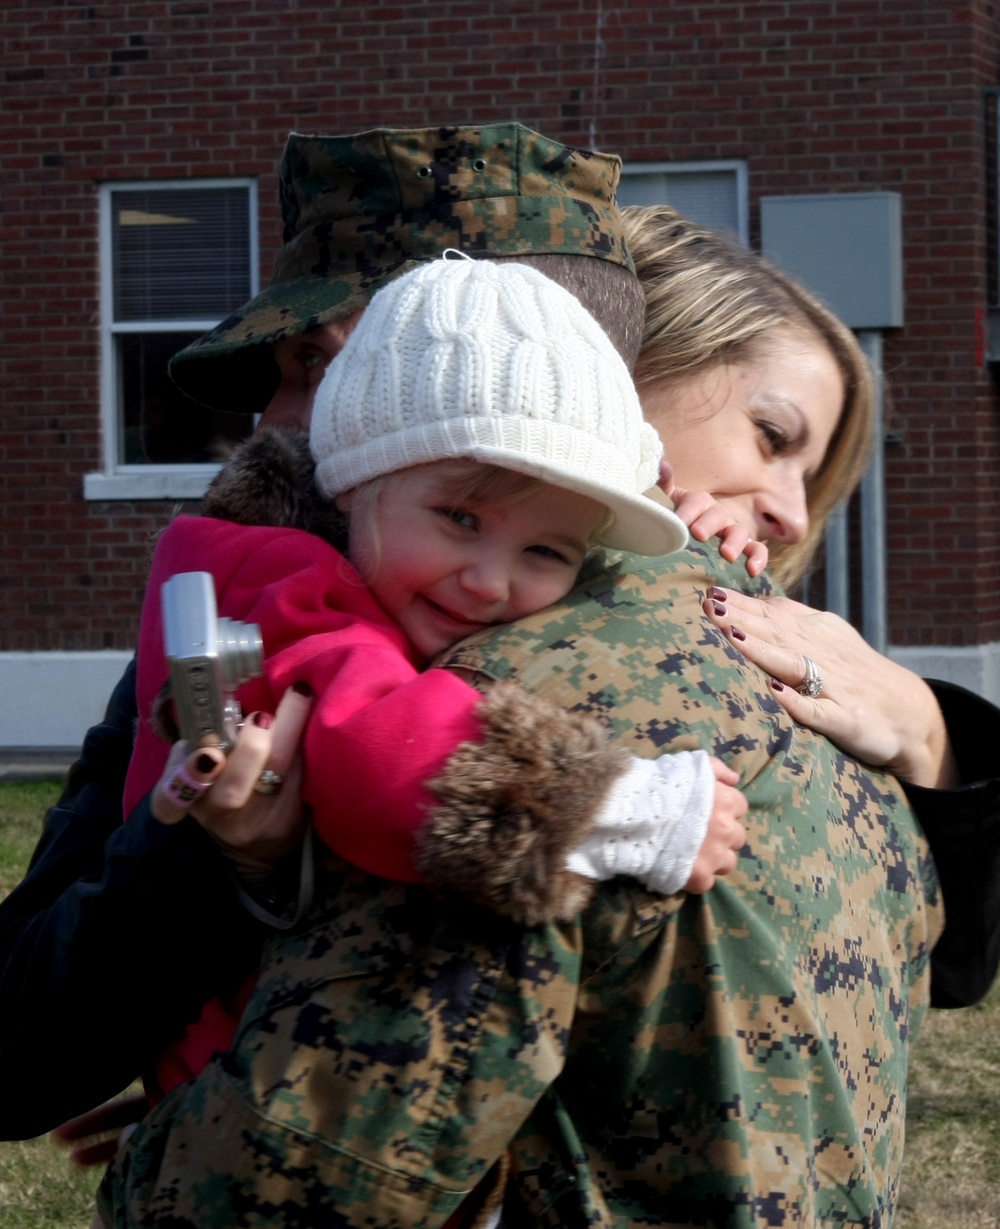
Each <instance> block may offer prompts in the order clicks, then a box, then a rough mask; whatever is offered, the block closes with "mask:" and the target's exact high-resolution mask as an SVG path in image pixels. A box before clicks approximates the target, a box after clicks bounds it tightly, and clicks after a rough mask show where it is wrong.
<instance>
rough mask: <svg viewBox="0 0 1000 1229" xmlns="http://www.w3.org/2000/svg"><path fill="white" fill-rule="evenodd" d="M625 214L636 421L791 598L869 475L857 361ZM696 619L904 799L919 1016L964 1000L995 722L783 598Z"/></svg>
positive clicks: (992, 894)
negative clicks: (920, 875) (910, 825)
mask: <svg viewBox="0 0 1000 1229" xmlns="http://www.w3.org/2000/svg"><path fill="white" fill-rule="evenodd" d="M624 214H625V233H626V237H627V241H628V244H629V247H630V249H631V252H632V256H633V259H634V260H635V264H636V271H637V273H638V275H639V278H640V280H641V282H642V285H643V289H644V291H645V294H646V303H647V311H646V319H645V327H644V335H643V341H642V348H641V351H640V354H639V359H638V363H637V365H636V372H635V376H636V382H637V384H638V387H639V392H640V397H641V399H642V403H643V409H644V412H645V414H646V417H647V418H648V419H649V420H650V421H651V422H652V423H653V425H654V426H656V427H657V429H658V430H659V432H660V435H661V437H662V438H663V440H664V443H665V447H666V450H667V457H668V459H669V461H670V463H671V465H672V467H673V472H674V476H675V478H676V480H677V482H678V483H679V484H680V486H681V487H684V488H688V489H689V490H692V491H695V490H697V491H705V492H708V493H710V494H711V495H713V496H714V497H715V498H716V499H718V500H719V501H720V502H721V503H722V504H723V505H727V506H728V507H729V509H730V510H732V511H734V512H735V513H736V515H737V518H738V519H739V520H741V521H743V522H744V523H745V524H746V525H748V526H750V529H751V532H752V533H754V534H755V535H756V536H757V537H758V538H761V539H763V540H765V541H768V542H769V545H770V553H771V562H770V571H771V575H772V577H773V578H774V579H776V580H777V581H778V582H779V583H780V584H781V585H782V586H784V587H786V588H788V587H792V586H794V585H795V584H796V583H797V582H798V581H799V580H800V579H801V578H802V576H803V574H804V572H805V570H806V569H807V567H808V565H809V563H810V561H811V560H812V558H813V556H814V554H815V552H816V549H817V547H818V546H819V545H820V543H821V541H822V535H823V531H824V528H825V525H826V521H827V519H828V518H829V515H830V513H831V512H832V511H833V510H834V508H836V507H837V505H838V504H839V503H840V502H841V501H842V500H844V499H845V498H847V497H848V496H850V495H851V493H852V492H853V491H854V490H855V489H856V487H857V485H858V483H859V482H860V480H861V477H862V474H863V473H864V470H865V467H866V465H867V462H868V457H869V454H870V451H871V440H872V434H873V412H872V407H873V386H872V377H871V373H870V371H869V368H868V365H867V361H866V359H865V357H864V355H863V353H862V351H861V348H860V346H859V345H858V342H857V340H856V338H855V337H854V335H853V333H852V332H851V331H850V330H849V329H848V328H847V327H846V326H845V325H844V324H842V323H841V321H840V320H838V319H837V317H836V316H834V315H833V313H832V312H831V311H829V309H827V308H826V307H825V306H824V305H823V304H822V303H820V302H819V301H818V300H817V299H816V298H815V297H814V296H813V295H811V294H810V293H809V292H808V291H807V290H805V289H804V287H802V286H801V285H799V284H798V283H797V282H796V281H794V280H793V279H792V278H790V277H788V276H787V275H786V274H784V273H783V272H781V270H779V269H777V268H775V267H774V266H773V265H771V264H769V263H768V262H767V261H766V260H764V259H763V258H762V257H760V256H759V255H757V254H756V253H754V252H752V251H750V250H749V249H747V248H745V247H744V246H743V245H741V244H739V243H738V242H737V241H736V240H735V239H732V238H729V237H728V236H726V235H723V234H721V233H720V232H717V231H713V230H710V229H708V228H706V227H703V226H700V225H699V224H697V223H695V222H692V221H690V220H689V219H687V218H684V217H683V216H681V215H680V214H679V213H677V212H676V210H674V209H672V208H670V206H667V205H656V206H640V207H632V208H628V209H626V210H624ZM692 498H694V497H692ZM705 528H706V529H709V528H710V525H706V527H705ZM697 536H699V537H701V538H703V539H704V538H706V537H707V533H705V532H702V531H700V530H699V531H697ZM704 610H705V613H706V615H707V616H708V618H709V619H711V620H712V621H713V622H714V623H715V624H716V625H717V626H718V627H719V628H720V629H721V630H722V631H723V632H724V633H725V634H726V636H727V637H728V639H729V641H730V643H731V644H732V646H733V647H734V648H736V649H738V650H739V651H740V652H741V653H743V654H744V655H745V656H746V657H747V658H749V659H750V660H751V661H752V662H754V663H755V664H756V665H757V666H759V667H760V668H761V669H762V670H764V671H765V672H767V674H769V675H770V676H771V684H770V685H771V690H772V694H773V695H774V697H775V699H776V700H778V701H779V703H781V704H782V705H783V706H784V707H785V708H786V709H787V710H788V712H789V713H790V714H791V716H792V717H793V718H795V720H796V721H799V722H801V723H802V724H803V725H807V726H810V727H811V728H812V729H814V730H816V731H818V732H819V733H821V734H824V735H826V736H827V737H828V738H830V739H831V740H832V741H834V742H835V743H837V744H838V745H840V746H841V747H843V748H844V750H846V751H848V752H849V753H850V754H852V755H854V756H857V757H858V758H859V759H862V760H865V761H867V762H868V763H871V764H876V765H879V766H884V767H887V768H888V769H889V770H890V771H892V772H893V773H894V774H895V775H896V776H897V777H898V778H899V779H900V781H902V782H903V783H904V785H905V786H906V790H907V794H908V796H909V799H910V802H911V804H912V805H913V807H914V809H915V811H916V812H917V814H918V816H919V818H920V821H921V824H922V826H923V827H924V829H925V832H926V834H927V836H928V838H929V840H930V842H931V847H932V851H933V854H934V858H935V862H936V865H937V870H938V873H939V875H940V877H941V881H942V886H943V892H944V898H945V905H946V914H947V924H946V929H945V932H944V935H943V937H942V939H941V940H940V941H939V943H938V944H937V946H936V948H935V950H934V956H933V969H934V978H933V1001H934V1003H935V1004H936V1005H939V1006H957V1005H965V1004H967V1003H970V1002H975V1001H976V1000H977V999H978V998H981V997H982V996H983V995H984V994H985V993H986V991H987V990H988V989H989V987H990V984H991V982H992V980H993V976H994V974H995V972H996V969H997V965H998V962H1000V891H998V890H997V888H996V886H995V885H996V884H998V883H1000V841H998V840H997V839H996V837H995V836H994V833H1000V823H998V819H1000V816H998V813H997V797H998V796H1000V788H998V781H997V777H996V768H995V761H994V760H993V759H992V752H991V751H988V750H987V748H991V747H994V746H995V745H996V740H997V738H998V737H1000V711H998V710H997V708H996V707H994V706H993V705H992V704H989V703H988V702H986V701H985V700H983V699H982V698H981V697H979V696H977V695H975V694H974V693H972V692H969V691H966V690H965V689H964V688H961V687H957V686H955V685H954V684H950V683H945V682H941V681H936V680H931V681H929V682H928V681H925V680H924V679H921V678H920V677H919V676H918V675H916V674H914V673H913V672H912V671H910V670H907V669H906V668H905V667H903V666H900V665H898V664H897V663H896V662H893V661H891V660H890V659H889V658H888V657H885V656H883V655H882V654H880V653H878V652H876V650H874V649H873V648H872V647H871V646H870V645H868V644H867V643H866V642H865V641H864V640H863V639H862V637H861V636H860V635H859V633H858V632H857V631H855V629H854V628H853V627H851V625H850V624H849V623H847V622H846V621H845V620H844V619H842V618H840V617H839V616H838V615H835V614H831V613H830V612H828V611H817V610H812V609H811V608H810V607H808V606H805V605H803V604H801V603H800V602H797V601H793V600H792V599H791V598H788V597H784V596H775V597H770V598H763V599H762V598H758V597H750V596H747V595H745V594H742V593H739V592H738V591H734V590H722V589H713V590H711V591H710V592H709V593H708V594H707V595H706V600H705V602H704ZM963 849H968V850H971V851H972V852H973V857H974V858H975V859H976V874H975V875H972V874H971V873H970V867H969V863H968V853H964V852H963Z"/></svg>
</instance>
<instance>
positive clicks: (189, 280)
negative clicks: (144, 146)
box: [84, 180, 258, 499]
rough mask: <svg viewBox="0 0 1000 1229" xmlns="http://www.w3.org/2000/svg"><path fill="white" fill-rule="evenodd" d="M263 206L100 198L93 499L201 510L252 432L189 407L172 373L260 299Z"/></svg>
mask: <svg viewBox="0 0 1000 1229" xmlns="http://www.w3.org/2000/svg"><path fill="white" fill-rule="evenodd" d="M256 206H257V199H256V184H255V183H254V182H253V181H251V180H207V181H194V182H183V183H150V182H146V183H141V184H105V185H104V186H103V187H102V188H101V196H100V225H101V243H100V248H101V343H102V344H101V358H102V361H101V415H102V423H103V431H104V467H103V470H102V472H101V473H99V474H88V475H87V477H86V479H85V483H84V493H85V495H86V497H87V498H88V499H115V498H119V499H159V498H182V499H183V498H196V497H197V496H199V495H200V494H201V493H202V492H203V491H204V488H205V486H206V484H207V483H208V481H209V479H210V478H211V475H212V474H213V473H215V471H216V469H217V468H218V465H219V463H220V461H221V460H222V459H223V457H224V456H225V455H226V452H227V451H228V450H229V448H230V447H231V446H232V445H233V444H234V443H237V442H238V441H239V440H241V439H243V438H245V437H246V436H247V435H248V434H249V433H250V431H251V430H252V428H253V421H252V416H251V415H249V414H245V413H241V412H239V411H238V410H233V411H231V412H230V411H221V410H211V409H207V408H206V407H205V406H202V405H198V404H197V403H196V402H194V401H192V400H191V399H190V398H188V397H186V396H185V395H184V394H183V393H181V392H180V390H179V389H177V388H176V387H175V386H174V384H173V382H172V381H171V380H170V377H169V376H168V374H167V363H168V361H169V359H170V356H171V355H172V354H175V353H176V352H177V351H178V350H180V349H182V348H183V347H184V346H186V345H187V344H188V343H189V342H191V341H194V339H195V338H197V337H200V336H201V334H202V333H204V332H205V331H206V329H210V328H212V327H213V325H215V324H218V322H219V321H220V320H222V319H224V318H225V317H226V316H227V315H229V314H230V313H231V312H232V311H234V310H235V309H236V308H237V307H239V306H241V304H243V303H245V302H246V301H247V300H248V299H250V298H251V297H252V296H253V295H255V294H256V293H257V290H258V268H257V246H256V233H257V208H256Z"/></svg>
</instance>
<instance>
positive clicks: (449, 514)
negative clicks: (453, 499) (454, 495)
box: [437, 508, 479, 529]
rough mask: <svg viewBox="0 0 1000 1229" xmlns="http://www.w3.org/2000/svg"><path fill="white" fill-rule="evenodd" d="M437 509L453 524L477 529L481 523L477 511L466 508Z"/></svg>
mask: <svg viewBox="0 0 1000 1229" xmlns="http://www.w3.org/2000/svg"><path fill="white" fill-rule="evenodd" d="M437 511H438V512H439V513H440V514H441V515H442V516H443V517H445V518H446V519H447V520H449V521H451V523H452V524H453V525H460V526H461V527H462V528H463V529H475V528H477V526H478V525H479V518H478V517H477V516H476V515H475V513H473V512H469V511H468V510H467V509H465V508H438V509H437Z"/></svg>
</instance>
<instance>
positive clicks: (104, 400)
mask: <svg viewBox="0 0 1000 1229" xmlns="http://www.w3.org/2000/svg"><path fill="white" fill-rule="evenodd" d="M210 188H246V189H247V210H248V222H249V228H250V229H249V236H250V252H249V257H250V293H251V297H252V296H253V295H256V294H258V293H259V290H260V253H259V243H258V229H259V228H258V209H257V181H256V179H253V178H251V177H249V176H242V177H234V178H225V179H218V178H217V179H163V180H160V179H156V180H150V179H146V180H129V181H124V180H123V181H112V182H108V183H104V184H100V185H99V187H98V191H99V220H98V248H99V254H100V295H101V299H100V304H101V308H100V317H101V323H100V330H101V382H100V396H101V436H102V458H101V460H102V468H101V470H100V471H99V472H97V473H90V474H85V475H84V479H83V497H84V499H87V500H100V499H200V498H201V496H202V495H203V494H204V493H205V489H206V488H207V486H208V484H209V482H211V480H212V478H213V476H214V475H215V474H216V473H218V471H219V466H218V465H216V464H212V465H183V464H179V465H125V464H124V463H122V462H120V461H119V460H118V433H119V422H118V387H117V383H118V381H117V362H116V356H115V340H116V338H117V337H118V336H119V335H121V334H124V333H162V332H164V331H165V330H170V329H177V330H178V331H179V332H180V331H183V332H188V333H191V332H201V333H204V332H207V331H208V330H209V329H211V328H214V327H215V326H216V325H217V324H218V323H219V319H218V318H215V319H184V320H156V321H150V322H148V323H146V322H143V321H138V322H136V321H129V322H128V323H126V324H116V323H115V321H114V281H113V277H114V270H113V268H112V234H111V220H112V213H111V197H112V194H113V193H118V192H129V191H134V192H148V191H150V190H151V189H155V190H156V191H181V192H186V191H198V190H205V189H210Z"/></svg>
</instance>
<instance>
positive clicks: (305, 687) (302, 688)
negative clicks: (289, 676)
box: [292, 679, 313, 696]
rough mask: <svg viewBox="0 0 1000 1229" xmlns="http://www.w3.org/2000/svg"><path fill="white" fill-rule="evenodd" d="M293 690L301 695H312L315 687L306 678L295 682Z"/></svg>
mask: <svg viewBox="0 0 1000 1229" xmlns="http://www.w3.org/2000/svg"><path fill="white" fill-rule="evenodd" d="M292 691H295V692H298V694H299V695H300V696H311V695H312V693H313V689H312V688H311V687H310V686H309V684H308V683H307V682H305V680H304V679H299V681H298V682H297V683H293V684H292Z"/></svg>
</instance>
